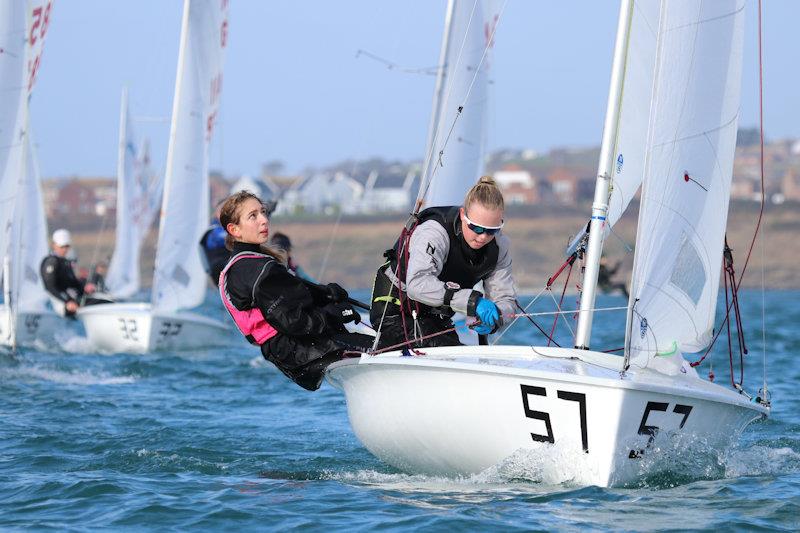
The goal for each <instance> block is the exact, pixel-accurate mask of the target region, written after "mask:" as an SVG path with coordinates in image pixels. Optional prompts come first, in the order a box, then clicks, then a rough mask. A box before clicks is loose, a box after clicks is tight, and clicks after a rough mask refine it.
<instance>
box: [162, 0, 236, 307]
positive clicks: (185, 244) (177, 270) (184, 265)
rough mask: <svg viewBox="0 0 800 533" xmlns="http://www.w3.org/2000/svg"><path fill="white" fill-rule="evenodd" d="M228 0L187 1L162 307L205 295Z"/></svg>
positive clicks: (167, 193) (168, 185)
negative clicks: (212, 146)
mask: <svg viewBox="0 0 800 533" xmlns="http://www.w3.org/2000/svg"><path fill="white" fill-rule="evenodd" d="M227 4H228V2H227V1H226V0H186V2H185V4H184V16H183V27H182V32H181V48H180V52H179V57H178V75H177V79H176V83H175V101H174V103H173V109H172V127H171V131H170V143H169V150H168V154H167V171H166V178H165V185H164V198H163V202H162V215H161V228H160V232H159V240H158V247H157V251H156V271H155V276H154V280H153V297H152V298H153V306H154V308H157V309H161V310H177V309H181V308H183V309H186V308H191V307H195V306H197V305H199V304H201V303H202V302H203V296H204V294H205V288H206V274H205V272H204V271H203V266H202V263H201V261H200V249H199V246H198V242H199V241H200V238H201V236H202V234H203V231H204V229H205V228H206V227H207V225H208V221H209V185H208V145H209V141H210V140H211V134H212V133H213V129H214V123H215V120H216V117H217V110H218V106H219V97H220V93H221V90H222V66H223V51H224V48H225V44H226V40H227V29H228V28H227V24H228V23H227V13H228V5H227Z"/></svg>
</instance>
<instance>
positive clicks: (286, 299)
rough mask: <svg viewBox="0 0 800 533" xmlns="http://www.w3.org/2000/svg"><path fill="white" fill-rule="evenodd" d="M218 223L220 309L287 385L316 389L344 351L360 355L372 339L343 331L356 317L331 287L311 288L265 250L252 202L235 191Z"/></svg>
mask: <svg viewBox="0 0 800 533" xmlns="http://www.w3.org/2000/svg"><path fill="white" fill-rule="evenodd" d="M220 223H221V225H222V226H223V227H224V228H225V229H226V232H227V234H228V235H227V239H226V240H227V245H228V247H229V249H230V250H231V252H232V255H233V256H232V257H231V259H230V261H228V264H227V265H226V266H225V268H223V269H222V272H221V273H220V277H219V292H220V297H221V298H222V303H223V304H224V305H225V307H226V308H227V309H228V312H230V314H231V317H232V318H233V321H234V322H235V323H236V326H237V327H238V328H239V330H240V331H241V332H242V334H243V335H245V337H247V340H248V341H250V342H251V343H252V344H256V345H259V346H260V347H261V353H262V355H263V356H264V358H265V359H266V360H267V361H270V362H271V363H272V364H274V365H275V366H276V367H278V369H280V370H281V371H282V372H283V373H284V374H286V375H287V376H288V377H289V379H291V380H292V381H294V382H295V383H297V384H298V385H300V386H301V387H303V388H304V389H307V390H316V389H318V388H319V386H320V384H321V382H322V377H323V374H324V371H325V368H327V366H328V365H329V364H331V363H332V362H334V361H338V360H339V359H341V358H342V357H343V355H344V354H343V352H344V351H345V350H353V351H366V350H367V349H369V347H370V346H371V345H372V342H373V338H372V337H370V336H368V335H362V334H359V333H350V332H348V331H347V329H346V328H345V326H344V325H345V324H347V323H351V322H354V323H358V322H359V321H360V316H359V314H358V312H356V311H355V310H354V309H353V308H352V307H351V306H350V305H349V304H347V303H346V300H347V298H348V297H349V296H348V294H347V291H346V290H344V289H343V288H342V287H340V286H339V285H337V284H335V283H330V284H328V285H319V286H317V285H313V284H309V283H308V282H304V281H302V280H301V279H299V278H297V277H296V276H294V275H293V274H292V273H290V272H289V270H288V269H287V268H286V259H285V256H284V255H283V253H282V251H281V250H277V249H274V248H271V247H269V246H267V242H268V240H269V218H268V215H267V210H266V208H265V206H264V204H263V202H262V201H261V199H260V198H258V196H256V195H254V194H252V193H250V192H247V191H241V192H238V193H236V194H234V195H232V196H231V197H229V198H228V199H227V200H225V202H224V204H223V205H222V208H221V210H220Z"/></svg>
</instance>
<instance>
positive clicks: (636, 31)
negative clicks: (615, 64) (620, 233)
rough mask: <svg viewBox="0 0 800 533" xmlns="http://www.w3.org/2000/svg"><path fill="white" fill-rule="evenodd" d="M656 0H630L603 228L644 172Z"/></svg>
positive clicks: (614, 218)
mask: <svg viewBox="0 0 800 533" xmlns="http://www.w3.org/2000/svg"><path fill="white" fill-rule="evenodd" d="M659 10H660V7H659V2H656V1H647V2H634V4H633V13H632V14H631V24H630V41H629V46H628V54H627V58H626V62H625V76H624V81H623V89H622V103H621V105H620V117H619V124H620V126H619V131H618V134H617V139H616V149H615V151H614V158H615V164H614V168H613V171H612V173H611V187H610V191H609V199H608V218H607V225H606V229H607V230H610V228H611V227H612V226H613V225H614V224H616V223H617V221H618V220H619V219H620V217H621V216H622V214H623V213H624V212H625V209H626V208H627V207H628V204H629V203H630V201H631V200H632V199H633V197H634V196H635V195H636V192H637V191H638V190H639V186H640V185H641V183H642V177H643V175H644V159H645V151H646V139H647V125H648V119H649V116H650V114H649V112H648V111H649V107H650V97H651V95H652V91H653V70H654V69H653V65H654V64H655V57H656V43H657V40H658V21H659Z"/></svg>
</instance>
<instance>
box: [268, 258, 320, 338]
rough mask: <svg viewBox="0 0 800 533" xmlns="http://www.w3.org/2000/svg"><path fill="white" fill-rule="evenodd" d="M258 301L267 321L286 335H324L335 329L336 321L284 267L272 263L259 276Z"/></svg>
mask: <svg viewBox="0 0 800 533" xmlns="http://www.w3.org/2000/svg"><path fill="white" fill-rule="evenodd" d="M255 300H256V303H257V305H258V307H259V308H260V309H261V312H262V313H263V314H264V318H265V319H266V320H267V322H269V323H270V325H272V327H274V328H275V329H277V330H278V331H279V332H280V333H283V334H284V335H290V336H300V335H322V334H326V333H330V332H331V330H332V326H333V324H332V323H331V322H332V321H333V319H332V318H331V317H329V316H328V315H326V314H325V312H324V311H323V310H322V309H321V308H320V307H319V306H318V304H317V303H316V302H315V301H314V298H313V296H312V295H311V292H310V291H309V290H308V289H307V288H306V287H305V285H304V284H303V282H301V281H300V280H298V279H297V278H296V277H295V276H293V275H292V274H291V273H290V272H289V271H288V270H287V269H286V268H285V267H284V266H283V265H281V264H278V263H275V264H272V265H271V267H270V268H268V269H266V270H265V271H264V272H263V273H261V274H260V275H259V276H258V278H257V280H256V291H255Z"/></svg>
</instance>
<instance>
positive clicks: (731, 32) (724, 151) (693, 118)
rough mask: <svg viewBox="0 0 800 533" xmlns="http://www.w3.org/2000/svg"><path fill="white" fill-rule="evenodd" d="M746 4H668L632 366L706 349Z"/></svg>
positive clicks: (692, 0) (640, 238) (642, 226)
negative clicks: (654, 359)
mask: <svg viewBox="0 0 800 533" xmlns="http://www.w3.org/2000/svg"><path fill="white" fill-rule="evenodd" d="M743 24H744V0H715V1H713V2H706V1H701V0H681V1H679V2H673V1H668V2H666V1H665V2H663V3H662V10H661V17H660V22H659V26H660V29H659V34H660V35H661V38H660V42H659V45H658V51H657V62H656V70H655V86H654V89H653V97H652V105H651V113H650V115H651V117H650V126H649V129H648V134H647V144H648V151H647V158H646V164H645V178H644V182H643V187H642V202H641V210H640V214H639V229H638V234H637V239H636V243H637V246H636V255H635V259H634V271H633V286H632V291H631V298H632V299H631V302H632V303H633V302H635V303H633V306H634V309H633V314H632V317H631V323H630V324H629V330H628V336H629V344H630V353H631V357H632V361H633V364H648V363H649V362H650V361H652V360H653V358H656V359H658V357H659V356H666V355H669V354H671V353H675V352H677V351H681V352H696V351H699V350H701V349H703V348H704V347H706V346H707V345H708V343H709V342H710V340H711V336H712V332H713V320H714V313H715V309H716V303H717V293H718V290H719V276H720V267H721V261H722V249H723V239H724V234H725V225H726V221H727V213H728V199H729V193H730V186H731V175H732V171H733V156H734V149H735V145H736V128H737V122H738V118H739V100H740V87H741V71H742V33H743Z"/></svg>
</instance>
